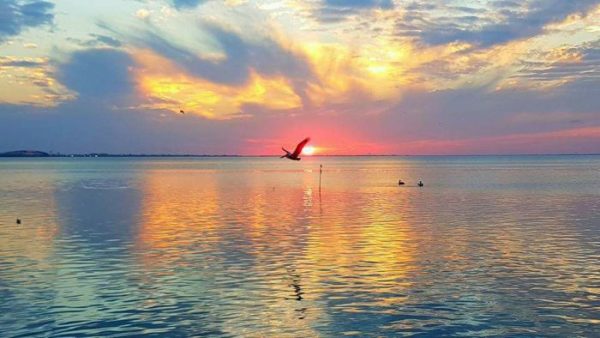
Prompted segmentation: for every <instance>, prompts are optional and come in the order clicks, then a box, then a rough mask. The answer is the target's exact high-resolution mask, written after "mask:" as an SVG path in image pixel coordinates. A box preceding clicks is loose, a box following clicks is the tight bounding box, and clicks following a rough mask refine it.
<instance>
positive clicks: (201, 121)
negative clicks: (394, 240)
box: [0, 0, 600, 155]
mask: <svg viewBox="0 0 600 338" xmlns="http://www.w3.org/2000/svg"><path fill="white" fill-rule="evenodd" d="M180 110H183V111H184V112H185V114H181V113H180ZM306 136H310V137H312V141H311V144H312V145H313V146H314V147H315V151H316V153H317V154H340V155H343V154H353V155H357V154H401V155H426V154H440V155H445V154H546V153H600V0H577V1H566V0H521V1H511V0H497V1H489V0H487V1H486V0H444V1H423V0H410V1H403V0H305V1H299V0H273V1H266V0H254V1H253V0H219V1H217V0H103V1H81V0H55V1H50V0H0V151H12V150H20V149H31V150H42V151H51V152H61V153H89V152H108V153H152V154H164V153H172V154H242V155H271V154H273V155H275V154H279V153H280V152H281V149H280V148H281V146H285V147H286V148H288V149H289V148H293V147H294V145H295V144H296V143H297V142H299V141H300V140H302V139H303V138H304V137H306Z"/></svg>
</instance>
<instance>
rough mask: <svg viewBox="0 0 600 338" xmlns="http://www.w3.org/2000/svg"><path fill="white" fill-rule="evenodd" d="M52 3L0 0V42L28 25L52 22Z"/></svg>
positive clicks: (28, 26) (33, 25)
mask: <svg viewBox="0 0 600 338" xmlns="http://www.w3.org/2000/svg"><path fill="white" fill-rule="evenodd" d="M52 9H54V4H53V3H51V2H48V1H42V0H39V1H18V0H1V1H0V42H3V41H4V40H6V39H7V38H9V37H11V36H14V35H18V34H20V33H21V32H22V31H23V30H25V29H27V28H30V27H37V26H41V25H45V24H50V23H52V20H53V18H54V14H53V13H52Z"/></svg>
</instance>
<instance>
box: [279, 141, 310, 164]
mask: <svg viewBox="0 0 600 338" xmlns="http://www.w3.org/2000/svg"><path fill="white" fill-rule="evenodd" d="M309 141H310V137H307V138H305V139H304V140H302V142H300V143H298V145H297V146H296V149H295V150H294V152H293V153H290V152H289V151H287V150H285V148H284V147H281V149H283V151H285V155H283V156H281V157H280V158H284V157H285V158H289V159H290V160H294V161H300V157H299V156H300V153H302V149H304V146H305V145H306V144H307V143H308V142H309Z"/></svg>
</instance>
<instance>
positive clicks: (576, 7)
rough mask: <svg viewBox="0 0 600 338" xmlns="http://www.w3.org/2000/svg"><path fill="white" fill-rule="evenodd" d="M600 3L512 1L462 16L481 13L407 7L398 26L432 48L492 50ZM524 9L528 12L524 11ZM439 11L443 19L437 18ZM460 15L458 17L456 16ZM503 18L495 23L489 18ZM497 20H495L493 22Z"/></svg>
mask: <svg viewBox="0 0 600 338" xmlns="http://www.w3.org/2000/svg"><path fill="white" fill-rule="evenodd" d="M598 4H600V0H579V1H564V0H534V1H529V2H526V3H524V4H522V5H519V4H517V3H516V2H513V1H500V2H497V3H493V4H492V8H491V9H489V11H490V13H489V15H484V14H483V13H482V15H479V20H474V18H473V16H472V15H470V16H464V15H460V13H458V12H469V13H480V11H478V10H475V9H473V10H468V9H467V8H466V7H456V8H454V11H452V8H446V7H442V6H441V5H440V7H436V8H435V9H433V8H422V7H421V6H419V5H418V4H414V3H413V4H410V5H409V6H407V7H406V9H407V10H408V11H409V13H407V15H406V16H405V17H404V18H402V20H401V22H399V23H398V29H399V34H401V35H408V36H416V37H418V38H419V39H420V40H421V41H423V42H425V43H426V44H430V45H440V44H446V43H450V42H457V41H458V42H468V43H471V44H473V45H475V46H478V47H490V46H493V45H497V44H503V43H506V42H509V41H513V40H519V39H523V38H528V37H532V36H535V35H537V34H539V33H541V32H542V30H543V29H544V27H545V26H546V25H548V24H549V23H552V22H557V21H560V20H564V19H565V18H567V17H568V16H569V15H571V14H573V13H585V12H586V11H588V10H589V9H591V8H592V7H594V6H596V5H598ZM521 8H525V9H527V10H525V11H523V10H521ZM435 10H439V13H444V16H439V15H438V16H435V15H434V14H432V11H435ZM457 13H458V14H457ZM498 15H500V17H502V20H501V21H499V22H498V21H493V20H492V19H491V18H490V16H493V17H497V16H498ZM494 20H495V19H494Z"/></svg>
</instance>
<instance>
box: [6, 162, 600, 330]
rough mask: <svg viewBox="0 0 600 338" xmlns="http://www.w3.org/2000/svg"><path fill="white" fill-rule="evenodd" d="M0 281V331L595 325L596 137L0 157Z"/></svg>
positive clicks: (599, 258)
mask: <svg viewBox="0 0 600 338" xmlns="http://www.w3.org/2000/svg"><path fill="white" fill-rule="evenodd" d="M320 164H323V174H322V182H321V187H320V188H319V165H320ZM398 179H402V180H404V181H405V182H406V183H407V185H406V186H404V187H399V186H398V185H397V181H398ZM419 180H423V182H424V183H425V187H423V188H418V187H416V183H417V182H418V181H419ZM17 217H18V218H21V220H22V224H21V225H17V224H16V223H15V219H16V218H17ZM0 299H1V301H0V331H1V332H2V336H3V337H23V336H28V335H39V336H71V337H72V336H99V335H103V336H111V335H112V336H121V335H125V336H127V335H140V334H145V335H149V336H152V335H156V336H165V335H168V336H170V337H176V336H204V335H209V334H211V335H214V336H223V337H230V336H277V337H285V336H290V337H291V336H293V337H314V336H323V337H338V336H342V335H357V336H361V337H364V336H401V335H407V336H410V335H417V336H421V335H424V336H427V335H429V336H483V335H488V336H528V337H529V336H563V337H566V336H568V337H575V336H593V335H594V334H597V332H600V156H498V157H493V156H489V157H488V156H474V157H350V158H343V157H340V158H337V157H336V158H319V157H314V158H305V159H303V160H302V161H300V162H292V161H285V160H280V159H275V158H179V159H177V158H162V159H161V158H144V159H139V158H138V159H135V158H134V159H131V158H129V159H126V158H98V159H91V158H83V159H70V158H61V159H16V160H12V159H2V160H0Z"/></svg>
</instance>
